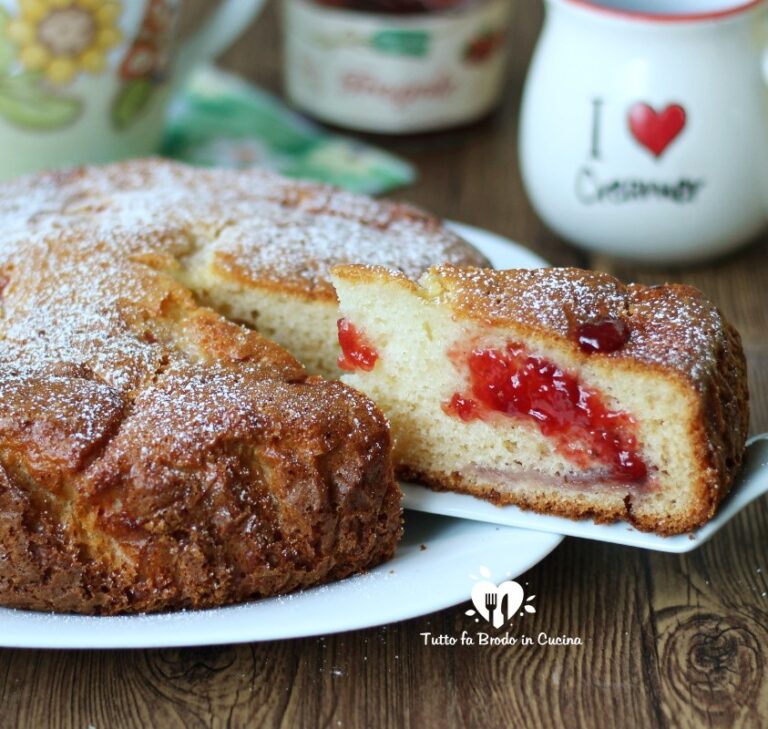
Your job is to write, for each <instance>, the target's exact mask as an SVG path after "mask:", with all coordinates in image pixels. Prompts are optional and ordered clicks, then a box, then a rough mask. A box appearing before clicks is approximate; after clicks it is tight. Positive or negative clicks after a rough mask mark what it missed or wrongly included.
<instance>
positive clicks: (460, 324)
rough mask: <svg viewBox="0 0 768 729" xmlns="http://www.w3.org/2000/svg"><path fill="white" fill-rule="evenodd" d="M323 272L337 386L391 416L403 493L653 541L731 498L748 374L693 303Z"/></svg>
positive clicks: (440, 270)
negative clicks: (413, 484)
mask: <svg viewBox="0 0 768 729" xmlns="http://www.w3.org/2000/svg"><path fill="white" fill-rule="evenodd" d="M332 273H333V282H334V285H335V287H336V291H337V294H338V297H339V301H340V311H341V315H342V318H341V319H340V321H339V341H340V344H341V348H342V355H341V358H340V366H341V367H342V369H345V370H346V371H347V374H346V375H345V376H344V377H343V379H344V381H345V382H346V383H347V384H350V385H352V386H353V387H356V388H358V389H359V390H362V391H363V392H365V393H366V394H368V395H369V396H371V397H372V398H373V399H374V400H375V401H376V402H377V403H378V405H379V406H380V407H381V408H382V409H383V410H384V412H385V414H386V415H387V417H388V418H389V420H390V422H391V425H392V431H393V434H394V437H395V459H396V463H397V464H398V469H399V475H400V476H401V477H402V478H404V479H407V480H415V481H418V482H421V483H423V484H425V485H427V486H430V487H431V488H433V489H437V490H450V491H457V492H464V493H469V494H473V495H475V496H479V497H482V498H484V499H488V500H489V501H492V502H494V503H496V504H499V505H501V504H517V505H519V506H521V507H523V508H528V509H533V510H535V511H539V512H542V513H551V514H557V515H560V516H566V517H571V518H579V517H591V518H593V519H594V520H595V521H598V522H612V521H616V520H620V519H626V520H628V521H629V522H631V523H632V524H634V525H635V526H637V527H638V528H639V529H642V530H646V531H654V532H657V533H659V534H677V533H682V532H686V531H689V530H692V529H694V528H696V527H697V526H699V525H701V524H702V523H703V522H705V521H706V520H707V519H709V518H710V517H711V516H712V515H713V514H714V513H715V510H716V508H717V506H718V504H719V503H720V501H721V500H722V499H723V497H724V496H725V495H726V494H727V493H728V490H729V489H730V487H731V484H732V482H733V478H734V474H735V472H736V469H737V468H738V466H739V464H740V462H741V459H742V455H743V451H744V444H745V438H746V433H747V425H748V395H747V384H746V367H745V360H744V354H743V351H742V348H741V343H740V339H739V336H738V333H737V332H736V331H735V330H734V329H733V327H731V326H730V325H729V324H728V322H726V321H725V319H724V318H723V316H722V315H721V313H720V312H719V311H718V309H717V308H716V307H714V306H713V305H712V304H710V303H708V302H707V301H706V300H705V299H704V298H703V297H702V295H701V293H700V292H699V291H698V290H696V289H694V288H692V287H689V286H684V285H664V286H653V287H648V286H641V285H635V284H632V285H628V286H624V285H623V284H622V283H620V282H619V281H618V280H616V279H615V278H613V277H611V276H609V275H607V274H602V273H596V272H589V271H582V270H578V269H573V268H560V269H558V268H552V269H539V270H533V271H527V270H510V271H494V270H490V269H481V268H460V267H456V266H452V265H444V266H438V267H433V268H431V269H429V271H428V272H427V273H425V274H424V275H423V276H422V277H421V278H420V280H419V283H418V284H417V283H415V282H414V281H412V280H411V279H409V278H407V277H406V276H405V275H403V274H401V273H399V272H395V271H392V270H390V269H386V268H382V267H371V266H337V267H335V268H334V269H333V272H332Z"/></svg>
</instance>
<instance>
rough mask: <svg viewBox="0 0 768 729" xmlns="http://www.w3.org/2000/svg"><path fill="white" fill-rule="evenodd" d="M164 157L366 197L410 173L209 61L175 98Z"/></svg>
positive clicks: (401, 182)
mask: <svg viewBox="0 0 768 729" xmlns="http://www.w3.org/2000/svg"><path fill="white" fill-rule="evenodd" d="M163 154H165V155H166V156H168V157H173V158H174V159H178V160H182V161H184V162H189V163H190V164H194V165H205V166H217V167H239V168H242V167H252V166H255V165H259V166H264V167H269V168H270V169H273V170H276V171H277V172H281V173H282V174H284V175H288V176H289V177H300V178H303V179H309V180H315V181H318V182H327V183H331V184H333V185H338V186H340V187H344V188H346V189H348V190H352V191H353V192H364V193H368V194H376V193H380V192H385V191H387V190H391V189H393V188H396V187H400V186H402V185H408V184H410V183H412V182H413V181H414V179H415V178H416V173H415V170H414V167H413V165H411V164H409V163H408V162H405V161H404V160H401V159H399V158H398V157H395V156H394V155H391V154H389V153H387V152H384V151H382V150H380V149H376V148H375V147H372V146H370V145H367V144H363V143H362V142H359V141H356V140H354V139H351V138H349V137H343V136H339V135H333V134H329V133H328V132H326V131H324V130H323V129H321V128H320V127H318V126H317V125H315V124H312V123H311V122H309V121H307V120H306V119H304V118H303V117H301V116H299V115H298V114H296V113H294V112H292V111H291V110H290V109H288V108H287V107H286V106H285V105H284V104H283V103H282V102H281V101H279V100H278V99H277V98H275V97H274V96H272V95H271V94H269V93H267V92H265V91H263V90H261V89H258V88H256V87H255V86H253V85H251V84H249V83H248V82H247V81H245V80H244V79H242V78H240V77H238V76H235V75H233V74H230V73H226V72H224V71H221V70H219V69H216V68H214V67H211V66H205V67H201V68H199V69H197V70H195V71H194V72H193V73H192V74H191V75H190V77H189V78H188V79H187V80H186V82H185V83H184V85H183V86H182V88H181V89H180V91H179V92H178V94H177V96H176V98H175V99H174V101H173V103H172V105H171V110H170V114H169V117H168V124H167V128H166V131H165V138H164V141H163Z"/></svg>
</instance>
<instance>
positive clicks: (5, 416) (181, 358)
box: [0, 161, 401, 614]
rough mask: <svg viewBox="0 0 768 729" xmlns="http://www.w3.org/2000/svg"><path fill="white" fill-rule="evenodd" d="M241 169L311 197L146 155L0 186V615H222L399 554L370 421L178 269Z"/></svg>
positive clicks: (386, 446)
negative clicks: (212, 611)
mask: <svg viewBox="0 0 768 729" xmlns="http://www.w3.org/2000/svg"><path fill="white" fill-rule="evenodd" d="M254 179H256V180H261V182H260V185H261V189H260V190H259V194H260V195H263V196H265V197H269V196H272V197H276V198H279V199H280V200H283V199H293V198H294V197H295V198H300V197H302V195H303V196H306V195H308V194H309V191H311V189H312V188H311V186H302V185H298V186H296V188H294V187H293V185H292V183H288V182H286V181H283V180H282V179H281V178H274V177H272V176H266V175H259V174H257V173H253V174H252V175H251V174H250V173H248V174H243V175H238V174H237V173H227V176H224V177H223V178H220V177H219V176H217V175H216V174H214V173H209V172H202V171H199V172H198V171H194V170H191V169H189V168H183V167H179V166H175V165H168V164H166V163H161V162H156V161H140V162H132V163H126V164H123V165H115V166H112V167H107V168H100V169H99V168H89V169H83V170H74V171H70V172H63V173H51V174H44V175H40V176H38V177H33V178H25V179H22V180H19V181H16V182H12V183H8V184H6V185H2V186H0V221H2V230H1V231H0V289H1V294H0V306H1V307H2V319H0V604H3V605H6V606H13V607H21V608H31V609H38V610H55V611H66V612H77V613H100V614H116V613H128V612H138V611H158V610H171V609H180V608H199V607H208V606H217V605H223V604H227V603H232V602H237V601H242V600H245V599H248V598H250V597H256V596H266V595H274V594H279V593H284V592H288V591H291V590H294V589H297V588H301V587H305V586H310V585H314V584H319V583H322V582H326V581H328V580H332V579H337V578H341V577H344V576H347V575H349V574H352V573H355V572H359V571H361V570H364V569H367V568H369V567H371V566H373V565H375V564H377V563H379V562H381V561H382V560H385V559H387V558H389V557H390V556H391V555H392V554H393V552H394V549H395V546H396V543H397V540H398V538H399V535H400V531H401V513H400V494H399V490H398V489H397V485H396V484H395V482H394V479H393V474H392V465H391V461H390V457H391V444H390V436H389V431H388V427H387V424H386V421H385V419H384V417H383V416H382V414H381V413H380V411H379V410H378V409H377V408H376V406H375V405H374V404H373V403H372V402H371V401H370V400H368V399H367V398H366V397H365V396H363V395H361V394H360V393H357V392H355V391H354V390H352V389H351V388H348V387H346V386H344V385H342V384H341V383H332V382H326V381H323V380H320V379H319V378H309V377H307V376H306V373H305V371H304V368H303V367H302V366H301V365H300V364H299V363H298V362H297V361H296V360H295V359H294V358H293V357H292V356H291V355H290V354H288V353H287V352H286V351H285V350H283V349H282V348H280V347H279V346H277V345H276V344H274V343H272V342H270V341H269V340H267V339H265V338H263V337H262V336H260V335H259V334H257V333H256V332H254V331H252V330H248V329H245V328H243V327H241V326H238V325H236V324H234V323H232V322H229V321H227V320H225V319H224V318H222V317H221V316H219V315H218V314H217V313H215V312H213V311H211V310H210V309H207V308H205V307H201V306H199V305H198V304H197V303H196V301H195V298H194V296H193V294H192V293H191V292H190V291H188V290H187V289H185V288H184V287H183V286H181V285H180V284H179V283H177V281H176V280H175V279H174V278H173V275H172V273H173V268H174V266H175V265H176V264H177V261H178V260H179V259H180V258H182V257H183V256H184V255H186V254H187V253H188V252H189V251H190V249H191V248H192V247H193V246H194V242H195V239H196V238H198V237H204V236H207V235H213V234H215V233H216V231H217V230H219V228H218V226H220V225H226V224H227V223H224V222H222V219H221V218H216V217H215V216H214V214H213V212H212V211H213V209H214V208H215V209H216V211H217V212H218V213H221V214H222V215H224V214H225V213H226V215H228V216H232V219H233V220H234V221H237V220H238V219H239V218H240V217H242V216H245V215H247V214H252V215H257V214H258V210H254V206H255V207H256V208H258V205H255V203H254V202H253V199H252V197H253V196H251V197H249V196H248V194H246V193H247V191H248V190H249V189H251V188H252V187H253V184H254ZM169 180H174V181H175V186H171V187H170V188H166V187H164V185H165V184H166V182H168V184H170V182H169ZM223 182H227V183H228V184H227V185H224V187H223V188H221V187H220V184H219V183H222V184H223ZM150 183H151V184H150ZM229 183H231V184H229ZM152 185H154V189H153V188H152ZM148 186H149V188H148ZM123 188H125V189H127V190H128V192H126V193H124V192H120V190H121V189H123ZM131 191H132V192H131ZM161 193H162V194H161ZM205 194H207V196H208V197H209V198H211V200H212V202H211V204H210V205H208V206H206V204H205V200H206V199H207V198H206V197H205ZM317 194H318V195H320V194H321V192H318V193H317ZM153 195H154V196H155V197H159V199H158V200H157V201H156V202H157V204H156V205H155V200H154V198H153ZM292 196H293V197H292ZM195 198H197V199H199V200H201V201H202V202H201V204H200V206H199V208H198V209H197V210H195V209H193V207H192V206H191V201H192V200H194V199H195ZM230 200H232V201H233V203H232V206H231V207H230V205H229V201H230ZM249 210H250V213H249ZM232 224H234V223H232Z"/></svg>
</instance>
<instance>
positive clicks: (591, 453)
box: [443, 342, 648, 484]
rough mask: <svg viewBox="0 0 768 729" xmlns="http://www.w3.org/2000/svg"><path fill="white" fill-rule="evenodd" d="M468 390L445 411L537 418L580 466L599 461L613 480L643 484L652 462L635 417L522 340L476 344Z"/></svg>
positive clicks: (460, 414) (463, 416) (546, 433)
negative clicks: (611, 404)
mask: <svg viewBox="0 0 768 729" xmlns="http://www.w3.org/2000/svg"><path fill="white" fill-rule="evenodd" d="M466 363H467V365H468V367H469V392H468V393H459V392H457V393H455V394H454V395H453V396H452V397H451V399H450V401H448V402H447V403H444V404H443V410H444V411H445V412H446V413H448V414H449V415H455V416H456V417H458V418H461V419H462V420H464V421H465V422H468V421H471V420H476V419H482V418H487V417H488V416H489V415H490V414H492V413H502V414H504V415H506V416H509V417H513V418H524V419H526V420H530V421H533V422H535V423H536V425H537V426H538V428H539V430H540V431H541V433H542V434H543V435H544V436H546V437H547V438H551V439H553V440H554V441H555V444H556V447H557V450H558V452H559V453H561V454H562V455H563V456H565V457H566V458H568V460H570V461H571V462H573V463H574V464H575V465H577V466H578V467H579V468H583V469H589V468H594V467H595V466H599V467H600V470H601V471H605V472H606V475H607V477H608V478H609V479H610V480H612V481H618V482H623V483H634V484H640V483H643V482H645V481H646V480H647V477H648V467H647V466H646V464H645V463H644V462H643V460H642V458H641V457H640V454H639V448H638V444H637V439H636V437H635V435H634V431H635V425H636V424H635V420H634V419H633V418H632V417H631V416H630V415H629V414H627V413H623V412H617V411H614V410H610V409H609V408H608V407H607V406H606V405H605V403H604V402H603V399H602V398H601V396H600V394H599V393H597V392H595V391H594V390H591V389H589V388H587V387H585V386H584V385H582V384H581V383H580V381H579V379H578V378H577V377H576V376H574V375H572V374H570V373H568V372H565V371H563V370H561V369H560V368H558V367H557V366H556V365H555V364H554V363H552V362H551V361H549V360H547V359H545V358H544V357H537V356H534V355H532V354H531V353H530V352H528V351H527V350H526V348H525V347H523V346H522V345H520V344H517V343H514V342H510V343H509V344H507V346H506V348H503V349H501V348H499V349H475V350H473V351H472V352H470V353H469V356H468V358H467V362H466Z"/></svg>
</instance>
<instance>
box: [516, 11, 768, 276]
mask: <svg viewBox="0 0 768 729" xmlns="http://www.w3.org/2000/svg"><path fill="white" fill-rule="evenodd" d="M766 13H767V7H766V2H764V0H752V1H751V2H744V1H743V0H742V2H725V1H724V0H686V1H681V0H677V1H675V2H673V1H672V0H643V1H642V2H641V1H640V0H603V1H601V2H591V1H588V0H547V16H546V21H545V24H544V29H543V31H542V34H541V37H540V39H539V42H538V45H537V48H536V51H535V53H534V57H533V60H532V63H531V67H530V70H529V72H528V78H527V80H526V85H525V91H524V95H523V102H522V109H521V120H520V139H519V145H520V159H521V165H522V173H523V179H524V182H525V185H526V189H527V191H528V194H529V197H530V199H531V201H532V203H533V205H534V207H535V208H536V210H537V212H538V213H539V215H540V216H541V217H542V218H543V219H544V221H545V222H546V223H547V224H548V225H549V226H550V227H551V228H552V229H554V230H555V231H556V232H557V233H559V234H560V235H562V236H563V237H565V238H567V239H569V240H571V241H573V242H574V243H576V244H577V245H579V246H582V247H583V248H587V249H590V250H593V251H598V252H601V253H606V254H610V255H613V256H617V257H621V258H629V259H635V260H643V261H647V262H652V263H670V262H684V261H694V260H700V259H706V258H709V257H713V256H715V255H718V254H722V253H725V252H727V251H729V250H732V249H734V248H736V247H738V246H739V245H741V244H742V243H745V242H747V241H749V240H750V239H751V238H753V237H754V236H756V235H757V234H758V233H759V232H760V230H761V229H762V228H763V227H764V225H765V223H766V220H767V219H768V214H767V213H768V185H767V179H766V178H767V176H768V103H767V102H768V97H767V96H766V78H765V69H766V68H768V63H766V60H767V54H766V48H768V16H767V15H766Z"/></svg>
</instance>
